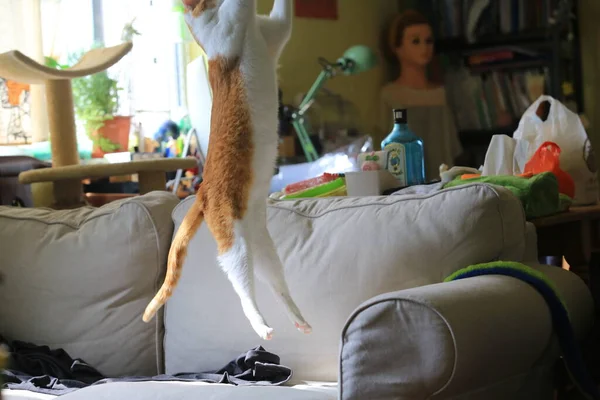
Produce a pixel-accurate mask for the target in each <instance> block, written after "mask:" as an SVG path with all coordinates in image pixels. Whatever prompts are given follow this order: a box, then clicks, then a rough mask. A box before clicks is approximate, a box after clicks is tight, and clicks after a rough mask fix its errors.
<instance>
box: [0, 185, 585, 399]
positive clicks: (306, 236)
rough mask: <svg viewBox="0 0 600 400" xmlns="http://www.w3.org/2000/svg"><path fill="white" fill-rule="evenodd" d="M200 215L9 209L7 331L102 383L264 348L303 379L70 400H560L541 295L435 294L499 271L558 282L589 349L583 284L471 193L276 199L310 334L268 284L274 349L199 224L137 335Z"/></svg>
mask: <svg viewBox="0 0 600 400" xmlns="http://www.w3.org/2000/svg"><path fill="white" fill-rule="evenodd" d="M192 201H193V198H188V199H186V200H184V201H182V202H178V200H177V199H176V198H175V197H174V196H172V195H170V194H168V193H162V192H160V193H159V192H155V193H151V194H148V195H145V196H141V197H138V198H132V199H127V200H124V201H118V202H114V203H110V204H108V205H106V206H104V207H102V208H99V209H92V208H83V209H78V210H71V211H51V210H45V209H13V208H8V207H5V208H0V255H1V256H2V257H1V258H0V273H1V274H3V275H4V277H5V284H4V286H2V287H1V289H0V304H2V305H3V307H2V308H0V335H3V336H5V337H7V338H8V339H9V340H11V339H12V340H14V339H18V340H21V341H27V342H33V343H36V344H46V345H49V346H50V347H53V348H59V347H60V348H64V349H65V350H66V351H67V352H68V353H69V354H70V355H72V356H73V357H77V358H82V359H84V360H85V361H87V362H88V363H90V364H91V365H93V366H95V367H96V368H98V369H99V371H100V372H102V373H103V374H104V375H106V376H129V375H138V376H139V375H143V376H153V375H157V374H161V373H166V374H175V373H179V372H203V371H209V370H216V369H218V368H220V367H222V366H223V365H225V364H226V363H227V362H229V360H231V359H233V358H234V357H235V356H237V355H238V354H240V353H242V352H244V351H246V350H248V349H250V348H253V347H256V346H257V345H263V346H264V347H265V348H266V349H267V350H268V351H270V352H273V353H275V354H277V355H279V356H280V357H281V363H282V364H283V365H286V366H288V367H290V368H291V369H292V370H293V373H294V374H293V377H292V380H291V381H290V382H288V383H286V385H285V386H284V387H281V386H269V387H256V386H243V387H242V386H237V387H236V386H232V385H223V384H206V383H180V382H134V383H131V382H129V383H107V384H102V385H94V386H90V387H87V388H84V389H80V390H77V391H74V392H72V393H69V394H66V395H63V396H61V399H64V400H77V399H91V400H101V399H111V400H121V399H131V400H143V399H154V398H160V399H177V400H179V399H209V398H210V399H231V400H237V399H240V400H242V399H243V400H245V399H261V400H270V399H298V400H303V399H307V400H308V399H311V400H321V399H323V400H325V399H336V398H340V399H343V400H358V399H361V400H364V399H370V400H375V399H386V400H387V399H424V398H428V399H470V400H471V399H486V400H491V399H492V400H493V399H527V400H531V399H552V398H553V374H554V367H555V364H556V362H557V360H558V354H559V353H558V347H557V343H556V340H555V338H554V335H553V333H552V326H551V319H550V314H549V311H548V308H547V306H546V304H545V302H544V300H543V299H542V297H541V296H540V295H539V294H538V293H537V292H536V291H535V290H534V289H533V288H532V287H530V286H528V285H527V284H525V283H523V282H521V281H519V280H516V279H514V278H509V277H504V276H483V277H477V278H469V279H464V280H459V281H455V282H450V283H440V282H442V281H443V279H444V278H445V277H447V276H448V275H450V274H451V273H452V272H454V271H456V270H458V269H460V268H463V267H466V266H468V265H471V264H475V263H481V262H488V261H493V260H507V261H508V260H512V261H523V262H527V263H528V264H530V265H532V266H534V267H535V268H537V269H538V270H540V271H542V272H544V273H545V274H547V276H548V277H549V278H550V279H551V280H552V281H553V282H554V283H555V285H556V286H557V288H558V290H559V291H560V292H561V294H562V296H563V298H564V300H565V303H566V304H567V306H568V308H569V312H570V315H571V317H572V323H573V328H574V330H575V332H576V334H577V336H578V337H579V338H583V337H584V336H585V335H586V333H587V332H588V330H589V328H590V326H591V323H592V319H593V318H592V314H593V303H592V299H591V295H590V293H589V291H588V289H587V287H586V286H585V285H584V283H583V282H582V281H581V280H580V279H579V278H578V277H577V276H575V275H574V274H572V273H570V272H568V271H565V270H562V269H559V268H555V267H549V266H542V265H537V264H536V262H535V260H536V258H537V254H536V251H535V242H536V239H535V231H534V230H533V229H532V226H531V225H529V224H527V223H526V222H525V218H524V214H523V211H522V208H521V205H520V203H519V201H518V200H517V199H516V198H515V197H513V196H512V195H511V194H510V192H508V191H507V190H504V189H502V188H496V187H491V186H487V185H480V184H474V185H468V186H462V187H457V188H453V189H449V190H443V191H440V192H437V193H435V194H431V195H427V196H417V195H405V196H387V197H362V198H349V197H346V198H329V199H307V200H300V201H287V202H286V201H284V202H273V203H271V204H270V205H269V229H270V232H271V234H272V236H273V238H274V240H275V242H276V245H277V248H278V252H279V254H280V256H281V257H282V259H283V261H284V263H285V266H286V276H287V279H288V282H289V286H290V290H291V292H292V295H293V296H294V298H295V299H296V302H297V304H298V306H299V307H300V308H301V309H302V311H303V313H304V316H305V317H306V318H307V320H308V321H309V322H310V323H311V324H312V326H313V333H312V334H311V335H302V334H300V333H299V332H297V331H296V330H295V329H294V327H293V326H291V324H290V323H289V321H288V320H287V318H286V316H285V315H284V313H283V309H282V308H281V307H280V306H279V305H278V304H277V303H276V302H275V300H274V298H273V296H272V295H271V294H270V293H269V291H268V290H266V289H265V286H264V285H263V284H262V283H261V282H257V286H256V292H257V295H258V303H259V306H260V308H261V309H262V310H263V312H264V314H265V317H266V318H267V321H268V322H269V323H270V324H271V325H272V326H273V328H274V329H275V332H274V338H273V340H272V341H269V342H262V341H260V339H259V338H258V337H257V336H256V335H255V334H254V332H253V331H252V329H251V328H250V326H249V324H248V322H247V320H246V319H245V318H244V316H243V313H242V310H241V307H240V305H239V300H238V299H237V297H236V296H235V294H234V292H233V289H232V288H231V286H230V284H229V283H228V281H227V280H226V278H225V276H224V274H223V273H222V272H221V271H220V269H219V268H218V266H217V264H216V260H215V256H216V246H215V243H214V240H213V239H212V237H211V236H210V234H209V233H208V230H207V229H206V226H203V227H202V228H201V229H200V231H199V232H198V234H197V235H196V237H195V238H194V240H193V241H192V243H191V245H190V249H189V253H188V258H187V261H186V263H185V265H184V269H183V274H182V277H181V280H180V283H179V286H178V287H177V289H176V290H175V292H174V295H173V297H172V299H171V300H170V301H169V302H168V303H167V306H166V307H165V310H164V315H163V313H161V314H160V315H159V316H158V318H156V319H155V320H153V321H152V323H150V324H144V323H143V322H142V320H141V314H142V311H143V309H144V307H145V306H146V304H147V303H148V301H149V300H150V299H151V298H152V297H153V295H154V293H155V291H156V290H157V288H158V287H159V286H160V284H161V283H162V278H163V276H164V270H165V263H166V258H167V253H168V249H169V242H170V239H171V237H172V233H173V229H174V227H175V229H176V228H177V227H178V225H179V224H180V223H181V220H182V218H183V216H184V215H185V212H186V210H187V209H188V207H189V206H190V205H191V202H192ZM6 305H8V306H6ZM3 396H4V399H3V400H7V399H8V400H12V399H23V398H25V399H29V398H31V399H37V398H52V396H47V395H40V394H36V393H31V392H27V391H17V390H5V391H4V392H3Z"/></svg>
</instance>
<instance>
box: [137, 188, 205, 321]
mask: <svg viewBox="0 0 600 400" xmlns="http://www.w3.org/2000/svg"><path fill="white" fill-rule="evenodd" d="M200 199H201V196H200V194H198V196H197V197H196V201H194V203H193V204H192V207H191V208H190V209H189V210H188V212H187V214H186V215H185V217H184V218H183V221H182V222H181V226H180V227H179V229H178V230H177V233H176V234H175V238H174V239H173V242H172V243H171V248H170V250H169V259H168V262H167V275H166V276H165V281H164V282H163V284H162V287H161V288H160V290H159V291H158V293H156V295H155V296H154V298H153V299H152V301H151V302H150V304H148V306H147V307H146V311H144V316H143V317H142V319H143V320H144V322H149V321H150V320H151V319H152V318H153V317H154V315H155V314H156V313H157V312H158V310H160V308H161V307H162V306H163V305H164V304H165V303H166V302H167V300H168V299H169V297H171V294H172V293H173V290H174V289H175V286H177V282H178V281H179V277H180V276H181V269H182V266H183V262H184V261H185V256H186V255H187V247H188V244H189V243H190V240H192V238H193V237H194V234H195V233H196V231H197V230H198V228H199V227H200V225H201V224H202V221H203V220H204V206H203V204H202V201H201V200H200Z"/></svg>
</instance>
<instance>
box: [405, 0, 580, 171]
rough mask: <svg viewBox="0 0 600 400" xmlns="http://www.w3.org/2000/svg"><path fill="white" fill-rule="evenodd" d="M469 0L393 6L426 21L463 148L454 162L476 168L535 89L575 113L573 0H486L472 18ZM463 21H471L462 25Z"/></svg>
mask: <svg viewBox="0 0 600 400" xmlns="http://www.w3.org/2000/svg"><path fill="white" fill-rule="evenodd" d="M475 3H478V2H477V1H476V0H400V3H399V4H400V6H399V8H400V10H404V9H408V8H412V9H416V10H418V11H420V12H421V13H423V14H425V15H426V16H427V17H428V19H429V21H431V23H432V27H433V29H434V32H435V35H436V42H435V50H436V54H437V56H438V57H437V58H438V60H437V61H438V62H439V63H440V64H441V66H442V68H441V69H442V70H443V77H442V79H443V81H444V84H445V86H446V90H447V92H448V103H449V105H450V107H451V108H452V109H453V111H454V114H455V119H456V123H457V129H458V131H459V137H460V141H461V143H462V145H463V148H464V150H465V154H464V155H463V156H462V157H461V160H460V161H461V164H462V165H465V164H466V165H468V166H472V167H479V166H480V165H481V164H482V163H483V160H484V159H485V152H486V150H487V146H488V145H489V142H490V140H491V137H492V136H493V135H494V134H507V135H510V136H512V134H513V132H514V130H515V129H516V128H517V126H518V122H519V120H520V118H521V115H522V114H523V112H524V111H525V110H526V109H527V108H528V107H529V105H531V103H532V102H533V101H534V100H535V99H536V98H537V97H538V96H539V95H540V94H542V93H543V94H549V95H551V96H553V97H555V98H557V99H559V100H561V101H562V102H563V103H565V104H566V105H567V106H568V107H569V108H571V109H572V110H573V111H574V112H577V113H582V112H583V111H584V101H583V87H582V85H583V83H582V77H581V74H582V66H581V54H580V51H581V50H580V37H579V26H578V21H577V19H576V16H577V12H578V6H579V4H578V3H579V1H578V0H492V1H491V2H490V5H489V6H488V7H487V8H486V9H485V10H484V11H483V12H482V13H481V14H480V15H479V17H478V18H474V16H473V15H472V14H473V12H472V9H473V5H474V4H475ZM569 13H570V15H569ZM474 21H477V23H475V24H473V22H474ZM468 26H474V27H475V28H474V29H473V30H472V31H471V32H469V31H468V28H467V27H468Z"/></svg>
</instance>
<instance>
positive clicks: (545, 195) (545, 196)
mask: <svg viewBox="0 0 600 400" xmlns="http://www.w3.org/2000/svg"><path fill="white" fill-rule="evenodd" d="M475 182H479V183H487V184H490V185H497V186H503V187H505V188H507V189H508V190H510V191H511V192H512V193H513V194H514V195H515V196H517V197H518V198H519V200H521V204H523V208H524V209H525V216H526V217H527V219H531V218H539V217H544V216H546V215H551V214H556V213H558V212H561V211H565V210H567V209H568V208H569V206H570V205H571V203H572V200H571V198H570V197H568V196H565V195H564V194H562V193H559V191H558V180H557V179H556V176H555V175H554V174H553V173H552V172H544V173H541V174H537V175H533V176H532V177H530V178H524V177H521V176H511V175H498V176H481V177H477V178H470V179H461V178H460V176H459V177H456V178H455V179H454V180H452V181H450V182H448V183H446V184H445V185H444V189H445V188H449V187H454V186H459V185H467V184H470V183H475Z"/></svg>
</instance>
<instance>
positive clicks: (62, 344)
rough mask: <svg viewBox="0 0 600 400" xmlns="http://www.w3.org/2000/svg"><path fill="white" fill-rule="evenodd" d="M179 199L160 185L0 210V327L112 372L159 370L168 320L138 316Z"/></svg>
mask: <svg viewBox="0 0 600 400" xmlns="http://www.w3.org/2000/svg"><path fill="white" fill-rule="evenodd" d="M177 202H178V200H177V198H176V197H175V196H173V195H172V194H170V193H166V192H155V193H150V194H147V195H145V196H141V197H136V198H131V199H127V200H124V201H117V202H114V203H109V204H107V205H106V206H104V207H101V208H97V209H94V208H91V207H86V208H80V209H76V210H66V211H53V210H48V209H35V208H32V209H17V208H9V207H0V254H1V255H2V258H1V259H0V273H1V274H2V275H4V278H5V282H4V284H3V286H2V290H0V304H2V307H0V334H2V335H5V336H6V337H7V338H8V339H18V340H22V341H27V342H33V343H35V344H40V345H41V344H44V345H48V346H50V347H52V348H64V349H65V350H66V351H67V352H68V353H69V354H70V355H71V356H72V357H74V358H82V359H84V360H85V361H87V362H88V363H90V364H91V365H93V366H95V367H96V368H98V369H99V370H100V372H102V373H103V374H105V375H108V376H121V375H154V374H157V373H159V372H161V371H160V370H161V368H160V367H159V366H160V365H161V364H162V358H161V357H162V323H161V319H160V318H158V319H156V320H154V321H153V322H152V323H150V324H145V323H144V322H143V321H142V319H141V315H142V312H143V310H144V308H145V307H146V304H147V303H148V302H149V301H150V299H151V298H152V297H153V296H154V293H155V291H156V290H157V287H158V285H159V284H160V282H161V280H162V273H163V269H164V265H165V263H166V257H167V253H168V250H169V245H170V240H171V236H172V232H173V224H172V222H171V211H172V209H173V207H175V205H176V204H177Z"/></svg>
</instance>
